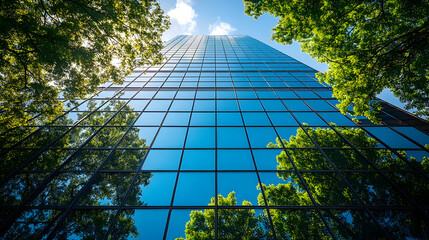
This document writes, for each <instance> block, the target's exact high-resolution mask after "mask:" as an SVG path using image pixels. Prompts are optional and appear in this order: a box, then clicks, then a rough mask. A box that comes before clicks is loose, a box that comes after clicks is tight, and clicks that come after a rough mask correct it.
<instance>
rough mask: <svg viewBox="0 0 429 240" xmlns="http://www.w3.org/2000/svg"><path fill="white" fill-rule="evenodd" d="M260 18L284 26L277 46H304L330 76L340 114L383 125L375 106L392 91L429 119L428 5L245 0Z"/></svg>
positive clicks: (420, 1) (322, 76)
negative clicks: (384, 93) (383, 94)
mask: <svg viewBox="0 0 429 240" xmlns="http://www.w3.org/2000/svg"><path fill="white" fill-rule="evenodd" d="M244 4H245V13H246V14H248V15H251V16H254V17H255V18H258V17H259V16H261V15H262V14H264V13H266V12H268V13H269V14H272V15H274V16H276V17H278V18H280V19H279V21H278V24H277V26H276V27H274V28H273V31H274V33H273V35H272V39H273V40H275V41H277V42H279V43H284V44H291V43H292V41H293V40H295V41H299V42H300V43H301V44H302V45H301V47H302V50H303V51H305V52H308V53H310V55H311V56H312V57H315V58H316V59H317V60H318V61H319V62H326V63H328V64H329V70H328V71H326V72H324V73H319V74H318V78H319V80H320V81H323V82H326V83H328V84H331V85H332V86H333V91H334V96H335V97H336V98H338V99H339V100H340V102H341V103H340V104H339V108H340V110H341V112H342V113H351V114H353V115H365V116H367V117H368V118H369V119H370V120H372V121H375V122H378V121H379V120H380V119H379V117H378V115H377V113H378V112H379V111H380V109H381V105H380V103H379V102H378V101H377V100H376V96H377V94H379V93H380V92H381V91H382V90H383V89H386V88H388V89H390V90H391V91H392V92H393V93H394V95H395V96H397V97H399V98H400V100H401V101H403V102H406V103H407V104H406V108H409V109H410V108H416V109H417V113H418V114H421V115H426V116H428V115H429V112H428V108H427V105H425V104H427V102H429V74H428V62H429V3H428V1H426V0H417V1H408V0H387V1H386V0H376V1H369V0H364V1H362V0H357V1H356V0H352V1H349V0H341V1H329V0H315V1H314V0H304V1H300V0H286V1H274V0H244Z"/></svg>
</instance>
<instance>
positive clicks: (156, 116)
mask: <svg viewBox="0 0 429 240" xmlns="http://www.w3.org/2000/svg"><path fill="white" fill-rule="evenodd" d="M164 116H165V113H164V112H161V113H152V112H143V113H142V114H141V115H140V117H139V118H138V119H137V121H136V122H135V123H134V125H135V126H148V125H154V126H159V125H160V124H161V122H162V119H163V118H164Z"/></svg>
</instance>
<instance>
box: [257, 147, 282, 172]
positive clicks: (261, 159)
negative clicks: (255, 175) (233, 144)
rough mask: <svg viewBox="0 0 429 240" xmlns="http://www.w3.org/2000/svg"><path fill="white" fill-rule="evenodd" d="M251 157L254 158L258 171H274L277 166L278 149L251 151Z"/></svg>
mask: <svg viewBox="0 0 429 240" xmlns="http://www.w3.org/2000/svg"><path fill="white" fill-rule="evenodd" d="M252 152H253V157H254V158H255V162H256V167H257V168H258V170H276V169H277V166H278V162H277V155H279V154H280V152H281V150H279V149H253V150H252Z"/></svg>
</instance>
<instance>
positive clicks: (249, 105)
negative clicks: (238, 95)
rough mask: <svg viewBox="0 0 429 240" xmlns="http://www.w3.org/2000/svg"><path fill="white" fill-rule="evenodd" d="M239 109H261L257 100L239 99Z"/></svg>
mask: <svg viewBox="0 0 429 240" xmlns="http://www.w3.org/2000/svg"><path fill="white" fill-rule="evenodd" d="M239 103H240V108H241V111H263V110H264V109H263V108H262V105H261V104H260V103H259V100H239Z"/></svg>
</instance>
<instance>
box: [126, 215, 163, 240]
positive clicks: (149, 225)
mask: <svg viewBox="0 0 429 240" xmlns="http://www.w3.org/2000/svg"><path fill="white" fill-rule="evenodd" d="M135 211H136V212H135V214H134V216H133V219H134V221H135V223H134V226H136V227H137V231H138V233H139V236H138V237H137V239H145V240H146V239H154V240H155V239H162V238H163V236H164V228H165V225H166V223H167V215H168V209H156V210H154V209H144V210H135Z"/></svg>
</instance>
